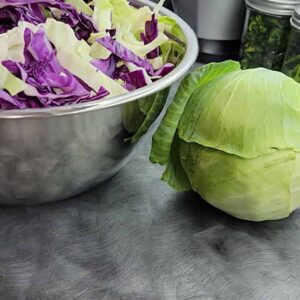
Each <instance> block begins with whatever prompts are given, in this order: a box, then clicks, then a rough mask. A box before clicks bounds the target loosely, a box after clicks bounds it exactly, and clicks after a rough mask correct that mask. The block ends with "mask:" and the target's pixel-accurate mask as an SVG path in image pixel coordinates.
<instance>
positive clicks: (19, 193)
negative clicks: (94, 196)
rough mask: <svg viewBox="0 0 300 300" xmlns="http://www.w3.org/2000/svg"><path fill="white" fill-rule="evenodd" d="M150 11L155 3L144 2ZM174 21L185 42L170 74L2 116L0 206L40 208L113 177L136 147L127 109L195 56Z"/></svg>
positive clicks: (190, 35)
mask: <svg viewBox="0 0 300 300" xmlns="http://www.w3.org/2000/svg"><path fill="white" fill-rule="evenodd" d="M140 2H141V3H142V4H143V5H148V6H150V7H153V6H154V5H155V4H154V3H153V2H150V1H147V0H142V1H140ZM161 13H162V14H163V15H167V16H171V17H173V18H174V19H176V20H177V22H178V24H179V25H180V27H181V28H182V30H183V32H184V34H185V36H186V42H187V51H186V54H185V57H184V59H183V61H182V62H181V64H180V65H179V66H178V67H176V69H175V70H174V71H173V72H171V73H170V74H169V75H168V76H166V77H164V78H162V79H161V80H158V81H157V82H156V83H153V84H151V85H150V86H147V87H144V88H142V89H139V90H136V91H134V92H131V93H128V94H125V95H122V96H119V97H114V98H109V99H105V100H99V101H94V102H89V103H84V104H77V105H72V106H65V107H59V108H49V109H28V110H23V111H20V110H11V111H3V112H1V113H0V203H1V204H38V203H46V202H52V201H57V200H62V199H66V198H69V197H72V196H75V195H77V194H79V193H81V192H83V191H85V190H87V189H89V188H91V187H93V186H95V185H96V184H98V183H100V182H103V181H105V180H107V179H108V178H110V177H111V176H113V175H114V174H116V173H117V172H118V171H119V170H120V169H121V168H122V167H123V166H124V165H125V164H126V163H127V162H128V161H129V159H130V157H131V156H132V153H133V149H134V147H135V146H136V145H133V144H131V143H126V142H124V139H125V138H126V137H128V131H127V130H126V128H125V127H126V126H125V125H126V124H124V112H126V114H127V116H126V117H127V119H128V118H134V117H135V116H134V115H132V116H128V113H130V110H129V109H127V108H128V105H130V104H132V103H134V101H138V100H139V99H142V98H144V97H146V96H149V95H152V94H154V93H157V92H159V91H161V90H163V89H166V88H167V87H169V86H170V85H171V84H173V83H174V82H176V81H177V80H179V79H180V78H181V77H182V76H183V75H184V74H185V73H186V72H187V71H188V70H189V68H190V67H191V66H192V64H193V63H194V62H195V60H196V58H197V55H198V45H197V38H196V36H195V34H194V32H193V31H192V29H191V28H190V27H189V26H188V25H187V24H186V23H185V22H184V21H183V20H182V19H180V18H179V17H178V16H176V15H175V14H173V13H172V12H171V11H169V10H167V9H162V11H161Z"/></svg>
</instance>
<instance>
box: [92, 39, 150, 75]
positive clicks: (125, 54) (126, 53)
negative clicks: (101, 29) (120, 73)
mask: <svg viewBox="0 0 300 300" xmlns="http://www.w3.org/2000/svg"><path fill="white" fill-rule="evenodd" d="M96 41H97V42H98V43H99V44H101V45H102V46H103V47H105V48H106V49H107V50H109V51H110V52H112V53H113V54H114V55H116V56H117V57H118V58H120V59H121V60H123V61H125V62H131V63H133V64H135V65H136V66H138V67H141V68H143V69H145V70H146V71H147V73H148V74H151V75H153V74H154V70H153V66H152V65H151V63H150V62H149V61H148V60H147V59H143V58H142V57H140V56H138V55H136V54H135V53H133V52H132V51H130V50H129V49H127V48H125V47H124V46H122V45H121V44H120V43H119V42H117V41H116V40H114V39H113V38H112V37H110V36H105V37H102V38H100V39H97V40H96Z"/></svg>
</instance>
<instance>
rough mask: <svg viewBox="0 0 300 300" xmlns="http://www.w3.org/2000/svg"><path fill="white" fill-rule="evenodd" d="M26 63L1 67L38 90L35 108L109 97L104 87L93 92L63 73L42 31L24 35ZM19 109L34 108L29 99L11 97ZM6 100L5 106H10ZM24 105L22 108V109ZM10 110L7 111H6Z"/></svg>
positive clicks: (77, 79)
mask: <svg viewBox="0 0 300 300" xmlns="http://www.w3.org/2000/svg"><path fill="white" fill-rule="evenodd" d="M24 41H25V47H24V57H25V63H16V62H13V61H4V62H2V64H3V65H4V66H5V67H6V68H7V69H8V70H9V71H10V72H11V73H12V74H14V75H15V76H17V77H18V78H20V79H22V80H23V81H25V82H26V83H28V84H30V85H31V86H33V87H34V88H35V89H36V93H37V97H31V98H30V99H35V102H36V107H52V106H60V105H66V104H73V103H80V102H86V101H93V100H98V99H100V98H103V97H105V96H107V95H108V94H109V93H108V92H107V91H106V90H105V89H104V88H103V87H101V88H100V89H99V91H92V89H91V88H89V87H88V86H87V85H86V84H85V83H83V82H82V81H81V80H80V79H79V78H77V77H76V76H74V75H73V74H72V73H70V72H69V71H68V70H66V69H64V68H63V67H62V66H61V65H60V63H59V62H58V60H57V58H56V51H55V49H53V47H52V45H51V44H50V42H49V40H48V39H47V37H46V35H45V32H44V30H43V29H42V28H40V29H39V30H38V31H37V32H36V33H33V32H32V31H31V30H30V29H29V28H26V29H25V31H24ZM12 98H13V99H15V101H16V102H15V103H14V104H12V102H11V104H10V105H16V106H17V107H18V108H21V109H23V108H30V107H34V104H32V101H27V100H28V96H26V95H24V93H23V94H20V95H19V94H18V95H17V96H14V97H12ZM7 101H8V100H7V97H6V102H7ZM20 102H21V105H20ZM7 109H8V108H7Z"/></svg>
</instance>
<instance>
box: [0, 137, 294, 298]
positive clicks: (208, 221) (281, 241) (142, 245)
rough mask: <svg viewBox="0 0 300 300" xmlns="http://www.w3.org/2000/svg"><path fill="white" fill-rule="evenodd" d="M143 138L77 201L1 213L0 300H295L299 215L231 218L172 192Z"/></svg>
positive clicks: (193, 197) (0, 209) (2, 209)
mask: <svg viewBox="0 0 300 300" xmlns="http://www.w3.org/2000/svg"><path fill="white" fill-rule="evenodd" d="M149 150H150V142H149V140H147V141H145V142H144V143H143V144H141V145H140V147H139V149H138V151H137V154H136V155H135V157H134V160H133V161H131V163H129V164H128V165H127V166H126V167H125V168H124V169H123V170H122V171H121V172H120V173H119V174H118V175H116V176H115V177H114V178H112V179H111V180H110V181H109V182H107V183H104V184H102V185H100V186H99V187H97V188H95V189H94V190H92V191H90V192H88V193H85V194H83V195H81V196H78V197H76V198H74V199H71V200H68V201H64V202H59V203H54V204H49V205H43V206H32V207H0V241H1V242H0V299H1V300H2V299H3V300H11V299H22V300H23V299H26V300H27V299H28V300H36V299H38V300H39V299H41V300H44V299H45V300H48V299H58V300H70V299H82V300H93V299H104V300H105V299H109V300H110V299H112V300H118V299H121V300H142V299H145V300H148V299H149V300H154V299H155V300H164V299H166V300H173V299H174V300H175V299H180V300H184V299H185V300H192V299H193V300H194V299H205V300H208V299H226V300H227V299H230V300H235V299H237V300H240V299H251V300H256V299H257V300H261V299H265V300H268V299H272V300H277V299H278V300H282V299H285V300H286V299H300V285H299V282H300V230H299V228H300V212H296V213H294V214H293V215H292V216H291V217H290V218H289V219H286V220H282V221H277V222H267V223H260V224H257V223H250V222H245V221H240V220H237V219H234V218H232V217H230V216H228V215H226V214H224V213H222V212H220V211H218V210H216V209H214V208H212V207H210V206H208V205H207V204H206V203H205V202H204V201H202V200H201V199H200V198H199V197H198V196H197V195H196V194H194V193H183V194H178V193H176V192H174V191H173V190H172V189H171V188H169V187H168V186H167V185H166V184H164V183H163V182H161V181H160V180H159V178H160V175H161V173H162V169H161V168H160V167H158V166H154V165H151V164H150V163H149V162H148V155H149Z"/></svg>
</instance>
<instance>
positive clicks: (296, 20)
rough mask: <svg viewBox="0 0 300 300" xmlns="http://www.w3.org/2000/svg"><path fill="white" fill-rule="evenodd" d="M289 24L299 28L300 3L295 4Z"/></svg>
mask: <svg viewBox="0 0 300 300" xmlns="http://www.w3.org/2000/svg"><path fill="white" fill-rule="evenodd" d="M291 24H292V26H293V27H295V28H296V29H298V30H300V5H297V6H296V8H295V11H294V14H293V17H292V18H291Z"/></svg>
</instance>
